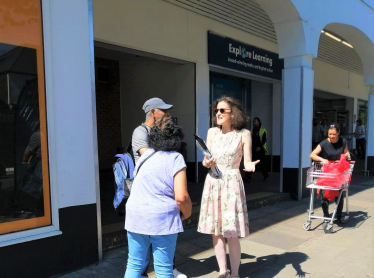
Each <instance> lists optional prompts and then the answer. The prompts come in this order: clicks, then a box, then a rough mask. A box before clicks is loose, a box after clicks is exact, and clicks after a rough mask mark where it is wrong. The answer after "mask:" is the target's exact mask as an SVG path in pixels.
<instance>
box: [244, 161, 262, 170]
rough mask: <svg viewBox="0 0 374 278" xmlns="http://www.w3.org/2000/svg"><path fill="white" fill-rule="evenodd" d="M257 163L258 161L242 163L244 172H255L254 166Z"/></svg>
mask: <svg viewBox="0 0 374 278" xmlns="http://www.w3.org/2000/svg"><path fill="white" fill-rule="evenodd" d="M259 162H260V160H256V161H253V162H244V169H243V170H244V172H254V171H255V170H256V164H257V163H259Z"/></svg>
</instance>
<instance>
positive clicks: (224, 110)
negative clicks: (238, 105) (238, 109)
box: [214, 108, 231, 114]
mask: <svg viewBox="0 0 374 278" xmlns="http://www.w3.org/2000/svg"><path fill="white" fill-rule="evenodd" d="M226 110H228V112H227V113H230V111H231V109H223V108H221V109H214V114H217V113H218V112H220V113H221V114H225V113H226Z"/></svg>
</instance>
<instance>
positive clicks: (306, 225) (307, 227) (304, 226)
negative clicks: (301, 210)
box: [303, 221, 311, 231]
mask: <svg viewBox="0 0 374 278" xmlns="http://www.w3.org/2000/svg"><path fill="white" fill-rule="evenodd" d="M310 226H311V222H310V221H307V222H305V223H304V224H303V228H304V230H305V231H309V230H310Z"/></svg>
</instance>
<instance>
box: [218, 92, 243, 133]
mask: <svg viewBox="0 0 374 278" xmlns="http://www.w3.org/2000/svg"><path fill="white" fill-rule="evenodd" d="M221 101H224V102H226V103H227V104H228V105H229V106H230V108H231V113H232V114H233V115H234V117H233V118H232V121H231V128H233V129H236V130H242V129H243V128H245V127H247V122H248V121H249V117H248V115H247V113H245V111H244V108H243V106H242V105H241V103H240V102H239V101H238V100H237V99H235V98H233V97H226V96H223V97H221V98H219V99H217V100H216V101H215V102H214V103H213V105H212V109H213V111H214V110H215V109H217V106H218V103H220V102H221ZM213 123H214V124H215V125H216V126H217V118H216V117H213Z"/></svg>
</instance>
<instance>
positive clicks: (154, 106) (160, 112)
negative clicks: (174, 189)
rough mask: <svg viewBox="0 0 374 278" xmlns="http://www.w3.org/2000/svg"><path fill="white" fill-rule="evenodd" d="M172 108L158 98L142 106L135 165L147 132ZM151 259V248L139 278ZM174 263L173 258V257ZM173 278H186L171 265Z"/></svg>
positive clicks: (145, 146)
mask: <svg viewBox="0 0 374 278" xmlns="http://www.w3.org/2000/svg"><path fill="white" fill-rule="evenodd" d="M172 107H173V105H171V104H166V103H165V102H164V101H163V100H162V99H160V98H157V97H155V98H151V99H149V100H147V101H146V102H145V103H144V105H143V110H144V112H145V115H146V116H145V122H144V123H143V124H141V125H140V126H138V127H137V128H135V130H134V132H133V134H132V152H133V154H134V158H135V163H137V161H138V159H139V157H140V156H141V155H142V154H143V153H144V152H145V151H146V150H147V149H148V134H149V130H150V129H151V128H152V127H153V126H154V124H155V122H156V121H157V120H160V119H167V118H169V117H170V114H169V110H170V109H171V108H172ZM150 257H151V247H150V249H149V250H148V254H147V260H146V264H145V266H144V268H143V269H142V275H141V277H145V278H146V277H148V275H147V270H148V267H149V261H150ZM174 262H175V257H174ZM173 275H174V278H187V276H186V275H184V274H183V273H181V272H179V271H178V270H177V269H176V268H175V263H174V265H173Z"/></svg>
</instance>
